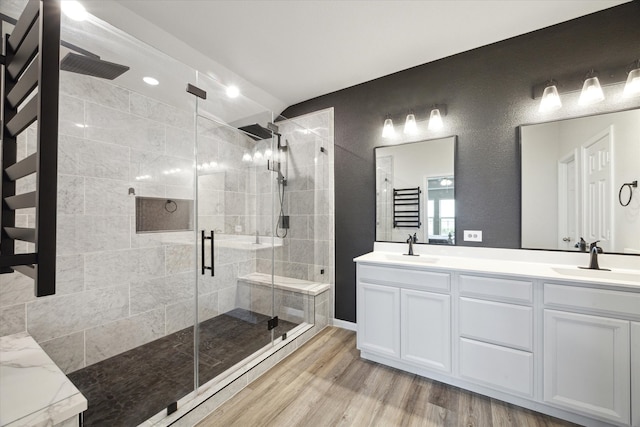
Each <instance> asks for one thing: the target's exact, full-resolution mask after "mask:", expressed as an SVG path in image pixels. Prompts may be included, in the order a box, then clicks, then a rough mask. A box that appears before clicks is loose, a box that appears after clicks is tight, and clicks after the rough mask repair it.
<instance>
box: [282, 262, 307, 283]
mask: <svg viewBox="0 0 640 427" xmlns="http://www.w3.org/2000/svg"><path fill="white" fill-rule="evenodd" d="M280 264H282V266H281V269H282V273H281V274H280V275H281V276H285V277H293V278H294V279H302V280H309V276H308V274H309V269H308V267H307V264H298V263H293V262H282V263H280Z"/></svg>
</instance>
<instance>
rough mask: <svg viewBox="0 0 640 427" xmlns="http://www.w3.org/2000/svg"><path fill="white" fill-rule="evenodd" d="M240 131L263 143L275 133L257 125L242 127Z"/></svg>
mask: <svg viewBox="0 0 640 427" xmlns="http://www.w3.org/2000/svg"><path fill="white" fill-rule="evenodd" d="M238 129H240V130H241V131H243V132H244V133H246V134H247V135H248V136H250V137H251V138H252V139H253V140H254V141H262V140H263V139H268V138H271V137H272V136H273V133H272V132H271V131H270V130H269V129H267V128H263V127H262V126H260V125H259V124H257V123H256V124H253V125H247V126H241V127H239V128H238Z"/></svg>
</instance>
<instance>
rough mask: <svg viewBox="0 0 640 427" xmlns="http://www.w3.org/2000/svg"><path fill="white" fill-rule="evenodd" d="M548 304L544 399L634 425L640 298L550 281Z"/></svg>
mask: <svg viewBox="0 0 640 427" xmlns="http://www.w3.org/2000/svg"><path fill="white" fill-rule="evenodd" d="M544 305H545V309H544V401H545V402H547V403H550V404H553V405H555V406H558V407H562V408H566V409H569V410H571V411H574V412H578V413H582V414H585V415H588V416H592V417H595V418H599V419H602V420H606V421H610V422H615V423H618V424H623V425H629V424H630V422H631V410H632V408H631V404H632V402H634V401H639V400H640V394H637V391H636V392H632V360H633V359H632V347H631V346H632V345H635V346H637V345H638V344H637V343H635V341H637V339H636V338H635V337H633V339H632V336H631V332H632V322H631V319H634V318H639V317H640V294H638V293H630V292H620V291H615V290H607V289H597V288H593V287H582V286H567V285H563V284H554V283H545V284H544ZM635 329H636V327H635V324H634V327H633V330H634V333H635ZM636 351H637V349H635V348H634V353H635V352H636ZM637 363H638V362H636V361H634V362H633V365H637ZM634 375H636V374H635V373H634ZM632 393H633V394H632ZM637 407H638V404H634V418H635V417H636V416H637V415H639V414H636V413H635V411H638V410H639V409H638V408H637Z"/></svg>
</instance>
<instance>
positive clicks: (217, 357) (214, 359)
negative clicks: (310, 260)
mask: <svg viewBox="0 0 640 427" xmlns="http://www.w3.org/2000/svg"><path fill="white" fill-rule="evenodd" d="M208 92H209V90H208ZM198 102H201V100H198ZM202 102H203V103H206V102H207V101H202ZM198 108H199V111H198V112H199V114H198V115H197V116H196V121H197V123H196V139H197V156H196V158H197V162H196V175H197V177H196V181H197V221H196V222H197V225H196V228H197V230H198V236H199V242H198V251H199V256H198V272H197V277H198V279H197V314H198V330H197V341H196V348H197V350H198V351H197V353H198V359H199V361H198V374H197V384H198V385H203V384H205V383H207V382H208V381H210V380H212V379H214V378H216V377H218V376H219V375H221V374H224V373H225V372H227V371H228V370H231V369H233V368H234V367H237V366H236V365H238V364H240V363H243V361H245V360H247V358H249V357H251V356H252V355H254V354H255V353H256V352H258V351H259V350H261V349H263V348H265V347H266V346H270V345H271V343H272V339H271V335H272V334H271V332H270V331H269V329H268V324H269V322H270V320H271V318H272V316H273V287H272V284H271V281H270V280H267V278H269V277H268V276H266V275H264V276H266V277H265V278H261V276H259V275H256V271H257V265H258V264H259V263H262V262H264V261H265V259H268V260H269V261H268V262H272V261H271V260H272V257H273V255H272V253H273V235H272V234H271V233H270V232H269V230H265V228H264V226H263V225H264V224H266V223H267V219H266V218H265V215H263V213H268V217H269V218H268V223H271V221H272V218H271V211H272V208H271V197H270V196H271V194H270V191H272V189H271V184H269V183H268V182H262V181H261V178H262V176H263V172H264V171H265V170H266V169H267V161H266V160H267V157H268V156H269V151H270V150H271V149H272V148H271V145H272V143H271V138H270V137H268V138H266V139H261V140H256V139H255V138H252V137H250V136H249V135H247V133H246V132H244V131H242V130H239V129H237V128H235V127H233V126H230V125H228V124H226V123H224V122H222V121H220V120H216V119H214V118H212V117H209V116H208V112H207V109H206V107H205V108H202V109H200V106H199V107H198ZM205 115H207V116H205ZM265 193H266V194H265ZM262 279H264V280H262ZM269 279H270V278H269Z"/></svg>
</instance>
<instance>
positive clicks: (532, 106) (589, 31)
mask: <svg viewBox="0 0 640 427" xmlns="http://www.w3.org/2000/svg"><path fill="white" fill-rule="evenodd" d="M639 23H640V1H638V0H635V1H633V2H631V3H625V4H623V5H619V6H616V7H613V8H610V9H606V10H604V11H601V12H598V13H594V14H591V15H587V16H584V17H581V18H578V19H574V20H571V21H567V22H564V23H561V24H558V25H555V26H552V27H548V28H545V29H542V30H538V31H535V32H532V33H528V34H524V35H521V36H518V37H514V38H511V39H508V40H504V41H501V42H498V43H494V44H491V45H488V46H483V47H481V48H478V49H474V50H471V51H467V52H464V53H461V54H458V55H454V56H451V57H447V58H444V59H441V60H438V61H434V62H430V63H427V64H424V65H420V66H417V67H414V68H411V69H408V70H404V71H401V72H398V73H395V74H392V75H389V76H385V77H382V78H379V79H376V80H372V81H370V82H367V83H363V84H360V85H357V86H353V87H350V88H347V89H344V90H340V91H338V92H333V93H330V94H327V95H323V96H320V97H318V98H314V99H311V100H308V101H305V102H302V103H300V104H296V105H293V106H291V107H289V108H287V109H286V110H285V111H284V112H283V113H282V114H283V115H284V116H285V117H295V116H298V115H300V114H305V113H308V112H311V111H316V110H319V109H322V108H328V107H334V109H335V150H336V152H335V183H336V184H335V186H336V188H335V195H336V196H335V197H336V217H335V221H336V228H335V232H336V252H335V254H336V301H335V316H336V318H338V319H342V320H346V321H350V322H355V320H356V301H355V299H356V287H355V265H354V263H353V261H352V260H353V258H354V257H356V256H359V255H362V254H364V253H366V252H369V251H371V250H372V249H373V242H374V239H375V173H374V172H375V171H374V153H373V148H374V147H376V146H380V145H387V144H389V142H388V141H385V140H383V139H382V137H381V132H382V122H383V120H384V117H385V115H386V114H387V113H392V114H399V115H398V116H397V117H396V116H394V117H396V119H398V118H400V115H401V114H402V113H404V114H406V111H407V109H410V108H415V107H416V106H425V107H427V106H429V105H430V104H434V103H440V104H447V106H448V108H447V116H446V117H445V118H444V121H445V129H443V130H442V131H441V132H439V133H433V134H432V135H431V134H429V135H427V136H426V137H427V138H433V137H439V136H444V135H458V146H457V153H456V162H457V163H456V177H455V179H456V210H457V212H456V213H457V235H458V236H460V235H461V231H462V230H464V229H475V230H482V231H483V238H484V242H482V243H481V244H479V246H487V247H501V248H518V247H520V160H519V149H518V144H519V143H518V126H519V125H521V124H530V123H536V122H544V121H551V120H558V119H562V118H568V117H577V116H584V115H590V114H595V113H601V112H610V111H616V110H623V109H629V108H633V107H638V106H640V99H639V98H635V99H631V100H626V101H622V100H620V99H619V98H617V97H616V99H612V97H611V96H610V97H609V98H607V99H606V100H605V101H603V102H601V103H599V104H597V105H595V106H591V107H587V108H583V107H578V106H577V97H578V94H573V95H570V96H568V97H566V98H565V100H564V105H563V108H562V109H560V110H558V111H556V112H554V113H551V114H545V115H543V114H540V113H538V105H539V101H538V100H533V99H532V98H531V91H532V85H534V84H536V83H541V82H544V81H546V80H548V79H550V78H554V77H555V78H558V76H562V75H567V74H572V73H575V72H582V71H584V73H585V74H586V72H587V71H588V70H589V69H591V68H594V69H596V70H597V69H606V68H611V67H615V66H619V65H623V64H627V63H629V64H630V63H631V62H633V61H634V60H636V59H638V58H640V25H639ZM487 25H490V23H487ZM455 32H456V29H455V27H453V28H452V33H451V34H449V35H443V36H444V37H455ZM381 60H384V58H383V56H382V54H381ZM327 66H330V67H335V66H339V65H338V64H327ZM612 90H613V91H616V92H617V93H619V92H620V90H619V88H618V89H616V88H612V89H606V88H605V95H606V94H607V93H611V91H612ZM416 113H418V112H417V111H416ZM426 114H427V113H426V111H425V112H423V115H426ZM416 118H417V119H418V121H420V120H421V117H418V116H416ZM425 118H426V117H422V119H425ZM396 124H398V123H397V122H396ZM419 124H420V123H419ZM423 125H424V124H423ZM540 226H541V227H542V226H544V224H540ZM456 241H457V242H458V244H460V245H465V244H468V245H472V244H471V243H469V242H463V241H462V239H461V238H457V239H456Z"/></svg>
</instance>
